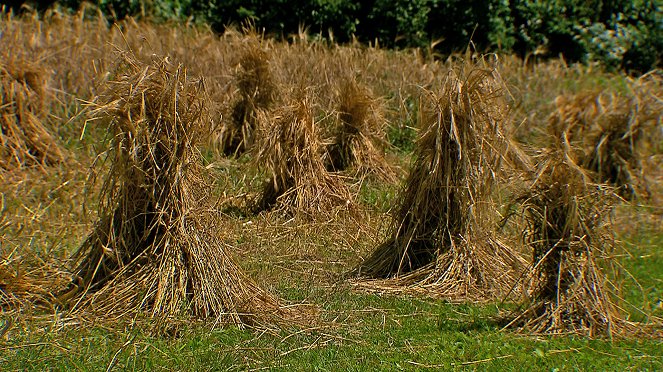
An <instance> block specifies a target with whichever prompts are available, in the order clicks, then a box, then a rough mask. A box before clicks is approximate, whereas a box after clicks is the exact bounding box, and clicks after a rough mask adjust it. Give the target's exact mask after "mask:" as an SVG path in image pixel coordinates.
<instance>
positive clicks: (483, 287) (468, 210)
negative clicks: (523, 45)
mask: <svg viewBox="0 0 663 372" xmlns="http://www.w3.org/2000/svg"><path fill="white" fill-rule="evenodd" d="M441 89H442V90H441V92H440V93H439V94H437V95H435V94H433V93H432V92H429V93H430V97H431V100H430V105H429V108H428V109H427V111H426V112H425V113H423V115H425V117H423V118H422V122H423V123H424V127H423V128H422V130H421V133H420V136H419V138H418V140H417V143H416V150H415V151H416V152H415V155H416V161H415V163H414V165H413V167H412V169H411V171H410V174H409V176H408V178H407V181H406V184H405V187H404V189H403V191H402V192H401V194H400V197H399V198H397V200H398V204H397V206H396V209H395V211H396V213H395V215H394V223H393V225H392V226H391V237H390V238H389V239H388V240H387V241H385V242H384V243H383V244H381V245H380V246H379V247H378V248H377V249H376V250H375V251H374V253H373V254H372V255H371V256H370V257H369V258H368V259H366V260H365V261H364V262H363V263H362V264H361V265H360V266H359V267H358V268H357V269H355V272H354V273H355V274H357V275H359V276H360V277H369V278H377V279H378V280H377V281H368V282H365V283H364V284H361V285H362V286H364V287H369V288H370V287H372V288H374V289H377V290H392V289H393V290H397V291H400V290H401V289H398V288H402V287H412V288H413V289H414V290H415V291H417V290H419V289H422V288H424V289H425V288H428V289H429V291H428V294H429V295H434V296H439V297H446V298H464V299H475V300H480V299H483V298H485V297H494V296H497V295H498V294H503V293H505V292H506V291H508V290H509V289H510V288H511V287H512V286H513V283H514V282H515V278H516V276H517V271H518V269H519V268H520V267H521V266H523V265H524V262H523V261H522V259H521V258H520V257H519V256H518V254H517V253H515V252H513V251H512V250H511V249H510V248H509V247H508V246H507V245H506V244H504V243H503V242H501V241H500V240H499V238H498V237H497V234H496V231H495V230H496V229H494V228H493V226H497V224H496V223H495V222H494V216H496V215H497V212H496V210H495V208H496V207H495V205H494V203H493V202H492V200H491V197H492V196H491V195H492V192H493V185H494V180H495V177H496V175H498V174H499V173H500V167H501V166H502V163H503V160H505V158H504V154H506V153H507V152H508V143H509V142H508V141H507V139H506V138H505V137H504V135H503V134H502V132H501V125H502V121H503V120H505V118H506V107H505V102H504V101H503V100H502V89H503V86H502V85H500V84H499V79H498V77H497V76H496V74H495V72H494V71H493V70H490V69H486V68H479V67H476V66H472V67H469V66H467V65H466V66H463V67H461V68H460V70H459V71H455V70H452V71H450V72H449V73H448V75H447V76H446V79H445V80H444V81H443V85H442V88H441ZM381 278H382V279H384V278H393V280H391V281H389V280H387V281H384V280H380V279H381ZM391 287H393V288H391Z"/></svg>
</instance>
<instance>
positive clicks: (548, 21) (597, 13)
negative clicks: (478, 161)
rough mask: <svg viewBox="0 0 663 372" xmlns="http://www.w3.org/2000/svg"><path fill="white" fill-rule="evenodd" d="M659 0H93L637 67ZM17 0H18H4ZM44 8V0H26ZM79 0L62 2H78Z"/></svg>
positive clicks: (662, 44) (659, 45)
mask: <svg viewBox="0 0 663 372" xmlns="http://www.w3.org/2000/svg"><path fill="white" fill-rule="evenodd" d="M660 2H661V0H635V1H626V0H585V1H572V0H547V1H546V0H484V1H476V0H368V1H361V2H357V1H348V0H270V1H267V0H211V1H207V2H202V1H194V0H97V5H98V6H99V7H100V8H101V9H102V11H104V12H105V13H106V14H108V16H109V17H110V18H123V17H126V16H128V15H132V16H145V17H150V18H152V19H157V20H164V19H189V20H195V21H198V22H205V23H208V24H210V25H211V26H212V27H213V28H214V29H216V30H219V31H221V30H223V28H224V27H225V26H226V25H228V24H236V25H241V24H243V23H244V22H246V21H247V20H249V21H250V22H251V23H252V24H253V25H255V26H256V27H257V28H258V29H260V30H265V32H267V33H270V34H273V35H276V36H283V37H287V36H288V35H290V34H293V33H297V32H298V30H299V29H300V27H301V26H302V25H304V26H306V27H307V28H308V31H309V34H313V35H320V36H322V37H328V36H329V35H333V36H334V38H335V40H336V41H339V42H345V41H348V40H351V39H352V37H356V38H357V39H359V40H360V41H363V42H374V41H375V40H379V43H380V45H382V46H385V47H390V48H392V47H424V48H427V49H428V48H429V47H430V46H431V45H432V43H433V42H434V45H435V52H437V53H441V54H446V53H450V52H453V51H459V50H463V49H465V48H466V47H467V46H468V44H469V42H470V40H472V43H473V44H474V46H475V47H476V48H478V49H479V50H501V51H506V52H516V53H518V54H519V55H521V56H523V57H524V56H527V55H529V54H532V53H536V54H540V55H543V56H552V57H556V56H558V55H560V54H561V55H563V56H564V58H566V59H567V60H568V61H569V62H589V61H599V62H601V63H603V64H604V65H605V66H606V67H607V68H612V69H616V68H624V69H627V70H632V71H637V72H645V71H647V70H649V69H651V68H653V67H656V66H660V64H661V53H662V52H661V51H663V26H662V25H663V16H662V15H661V5H660ZM13 3H22V2H20V1H19V2H13ZM28 3H31V4H32V5H33V7H38V8H40V9H43V8H45V7H46V6H49V5H51V4H52V3H53V1H31V2H30V1H28ZM81 3H82V2H81V1H80V0H63V1H60V4H61V6H63V7H65V8H67V9H77V8H78V7H79V6H80V4H81Z"/></svg>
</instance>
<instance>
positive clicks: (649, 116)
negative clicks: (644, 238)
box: [549, 92, 660, 200]
mask: <svg viewBox="0 0 663 372" xmlns="http://www.w3.org/2000/svg"><path fill="white" fill-rule="evenodd" d="M639 101H640V98H639V97H638V96H637V95H635V94H634V95H630V96H628V97H626V96H622V95H616V94H610V93H606V92H585V93H580V94H577V95H575V96H571V97H565V96H560V97H558V98H557V99H556V101H555V104H556V111H555V112H554V113H553V114H551V116H550V118H549V129H550V132H551V134H552V136H553V137H555V138H557V139H558V140H557V143H558V144H559V143H561V144H562V145H563V146H566V147H567V148H568V149H567V150H566V152H567V153H569V154H571V155H572V157H573V159H572V160H573V161H574V162H576V163H577V164H579V165H581V166H582V167H583V168H585V169H587V170H589V171H591V172H592V174H593V179H594V181H595V182H599V183H607V184H610V185H612V186H615V187H617V189H618V193H619V195H620V196H622V197H623V198H625V199H629V200H631V199H634V198H635V197H636V195H637V194H638V193H639V192H638V189H640V188H641V187H640V186H642V185H640V183H641V182H640V181H641V180H642V179H643V177H641V175H640V173H641V170H642V166H641V163H640V155H639V153H638V149H639V147H640V145H641V142H642V139H643V136H644V131H645V128H646V127H647V126H651V123H656V122H658V121H660V113H658V114H654V113H652V112H650V110H648V109H647V108H646V107H647V106H648V105H643V104H642V102H639ZM654 125H656V124H654ZM570 149H574V151H573V152H572V151H569V150H570Z"/></svg>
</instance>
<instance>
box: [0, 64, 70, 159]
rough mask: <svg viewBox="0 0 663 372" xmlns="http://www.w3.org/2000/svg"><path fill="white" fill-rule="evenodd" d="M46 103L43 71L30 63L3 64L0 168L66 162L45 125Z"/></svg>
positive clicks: (0, 77)
mask: <svg viewBox="0 0 663 372" xmlns="http://www.w3.org/2000/svg"><path fill="white" fill-rule="evenodd" d="M5 62H9V61H5ZM44 100H45V72H44V71H43V69H41V68H39V66H35V65H33V64H30V63H27V62H16V61H12V62H11V63H3V62H0V145H2V147H1V148H0V168H5V169H8V168H13V167H20V166H24V165H36V164H40V165H52V164H56V163H60V162H62V161H63V160H64V153H63V151H62V150H61V149H60V146H59V145H58V143H57V142H56V141H55V139H54V138H53V136H52V135H51V134H50V133H49V132H48V131H47V130H46V128H45V127H44V125H43V124H42V119H43V110H44Z"/></svg>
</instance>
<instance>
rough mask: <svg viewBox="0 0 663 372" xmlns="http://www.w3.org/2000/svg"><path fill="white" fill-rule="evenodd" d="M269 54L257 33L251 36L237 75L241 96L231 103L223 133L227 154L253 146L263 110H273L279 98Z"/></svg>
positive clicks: (237, 152)
mask: <svg viewBox="0 0 663 372" xmlns="http://www.w3.org/2000/svg"><path fill="white" fill-rule="evenodd" d="M269 58H270V57H269V54H268V52H267V51H266V50H265V49H263V48H262V46H261V45H260V41H259V40H258V39H257V36H255V35H252V36H251V37H249V38H248V42H247V45H245V46H244V51H243V52H242V55H241V57H240V63H239V65H240V68H239V71H238V72H237V73H236V76H235V81H236V84H237V88H238V94H239V97H238V98H237V99H235V101H234V102H233V103H232V104H231V107H230V109H229V115H228V116H229V120H227V121H226V122H225V124H224V126H223V127H222V128H221V132H220V134H219V142H220V143H219V146H220V148H221V151H222V152H223V154H224V155H226V156H238V155H241V154H242V153H244V152H245V151H246V150H248V149H249V148H250V147H251V146H253V143H254V140H255V138H254V137H255V133H256V130H257V128H258V127H259V124H260V123H259V121H260V118H261V117H262V116H263V115H262V114H261V112H263V111H269V110H270V109H271V108H272V106H273V104H274V102H275V101H276V96H277V87H276V84H275V82H274V77H273V76H272V73H271V71H270V66H269Z"/></svg>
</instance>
